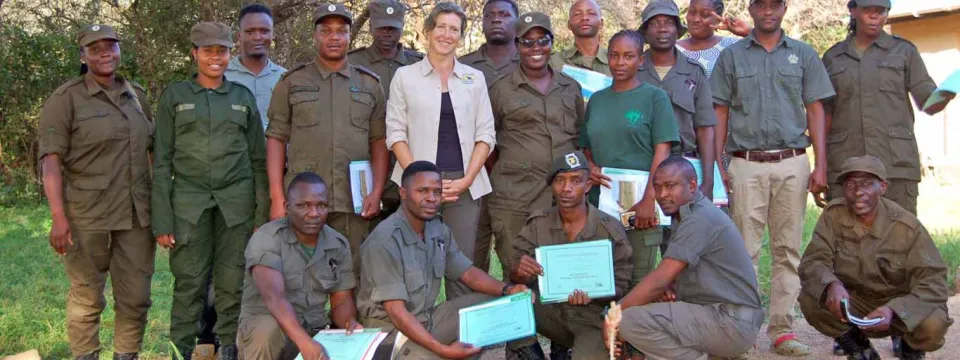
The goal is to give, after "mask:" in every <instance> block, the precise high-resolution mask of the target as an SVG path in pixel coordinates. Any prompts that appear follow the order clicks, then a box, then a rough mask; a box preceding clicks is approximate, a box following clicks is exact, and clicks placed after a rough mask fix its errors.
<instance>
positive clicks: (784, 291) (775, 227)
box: [730, 154, 810, 340]
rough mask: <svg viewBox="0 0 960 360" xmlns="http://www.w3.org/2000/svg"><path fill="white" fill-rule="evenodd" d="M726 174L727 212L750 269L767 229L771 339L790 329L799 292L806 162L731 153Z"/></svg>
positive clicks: (802, 157) (755, 265) (804, 158)
mask: <svg viewBox="0 0 960 360" xmlns="http://www.w3.org/2000/svg"><path fill="white" fill-rule="evenodd" d="M730 176H731V177H732V183H733V184H732V188H733V193H732V194H730V197H731V199H730V216H731V218H733V223H734V224H736V226H737V229H739V230H740V234H741V235H743V240H744V242H745V245H746V247H747V253H748V254H750V258H751V259H752V260H753V270H754V271H757V269H758V265H759V262H760V250H761V247H762V246H763V234H764V231H765V230H769V231H770V254H771V255H772V257H773V266H772V270H773V271H772V274H771V278H770V325H769V327H768V328H767V336H769V337H770V339H771V340H776V339H777V338H778V337H780V336H782V335H785V334H789V333H793V318H794V314H795V311H794V309H793V308H794V306H795V305H796V302H797V296H798V295H799V294H800V277H799V275H798V274H797V266H798V265H799V264H800V246H801V244H802V242H803V240H802V237H803V221H804V217H805V214H806V211H807V185H808V180H809V178H810V162H809V159H808V157H807V155H806V154H804V155H800V156H795V157H792V158H789V159H785V160H783V161H780V162H769V163H761V162H755V161H747V160H744V159H741V158H738V157H734V158H733V159H732V160H731V162H730ZM758 274H759V273H758Z"/></svg>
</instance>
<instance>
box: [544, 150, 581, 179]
mask: <svg viewBox="0 0 960 360" xmlns="http://www.w3.org/2000/svg"><path fill="white" fill-rule="evenodd" d="M589 164H590V163H588V162H587V157H586V156H585V155H583V152H581V151H579V150H577V151H574V152H570V153H566V154H563V155H560V156H557V157H555V158H554V159H553V172H551V173H550V176H547V185H549V184H550V183H552V182H553V178H554V177H556V176H557V174H559V173H564V172H569V171H577V170H587V172H590V166H589Z"/></svg>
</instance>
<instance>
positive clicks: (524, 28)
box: [516, 11, 553, 37]
mask: <svg viewBox="0 0 960 360" xmlns="http://www.w3.org/2000/svg"><path fill="white" fill-rule="evenodd" d="M538 27H539V28H543V29H544V30H546V31H547V32H548V33H550V36H553V26H550V16H548V15H547V14H544V13H542V12H537V11H534V12H528V13H526V14H523V15H520V17H519V18H517V25H516V29H517V37H523V35H526V34H527V32H528V31H530V30H532V29H533V28H538Z"/></svg>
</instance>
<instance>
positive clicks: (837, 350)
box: [833, 340, 847, 356]
mask: <svg viewBox="0 0 960 360" xmlns="http://www.w3.org/2000/svg"><path fill="white" fill-rule="evenodd" d="M833 355H834V356H847V352H846V351H843V348H842V347H840V343H838V342H837V340H833Z"/></svg>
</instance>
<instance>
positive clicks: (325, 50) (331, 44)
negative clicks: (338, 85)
mask: <svg viewBox="0 0 960 360" xmlns="http://www.w3.org/2000/svg"><path fill="white" fill-rule="evenodd" d="M313 40H314V42H316V44H317V53H318V55H319V56H320V58H321V59H324V60H328V61H340V60H343V58H344V57H346V56H347V46H348V45H349V44H350V24H349V23H347V20H346V19H344V18H342V17H339V16H327V17H325V18H323V19H320V21H319V22H318V23H317V26H316V31H314V33H313Z"/></svg>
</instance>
